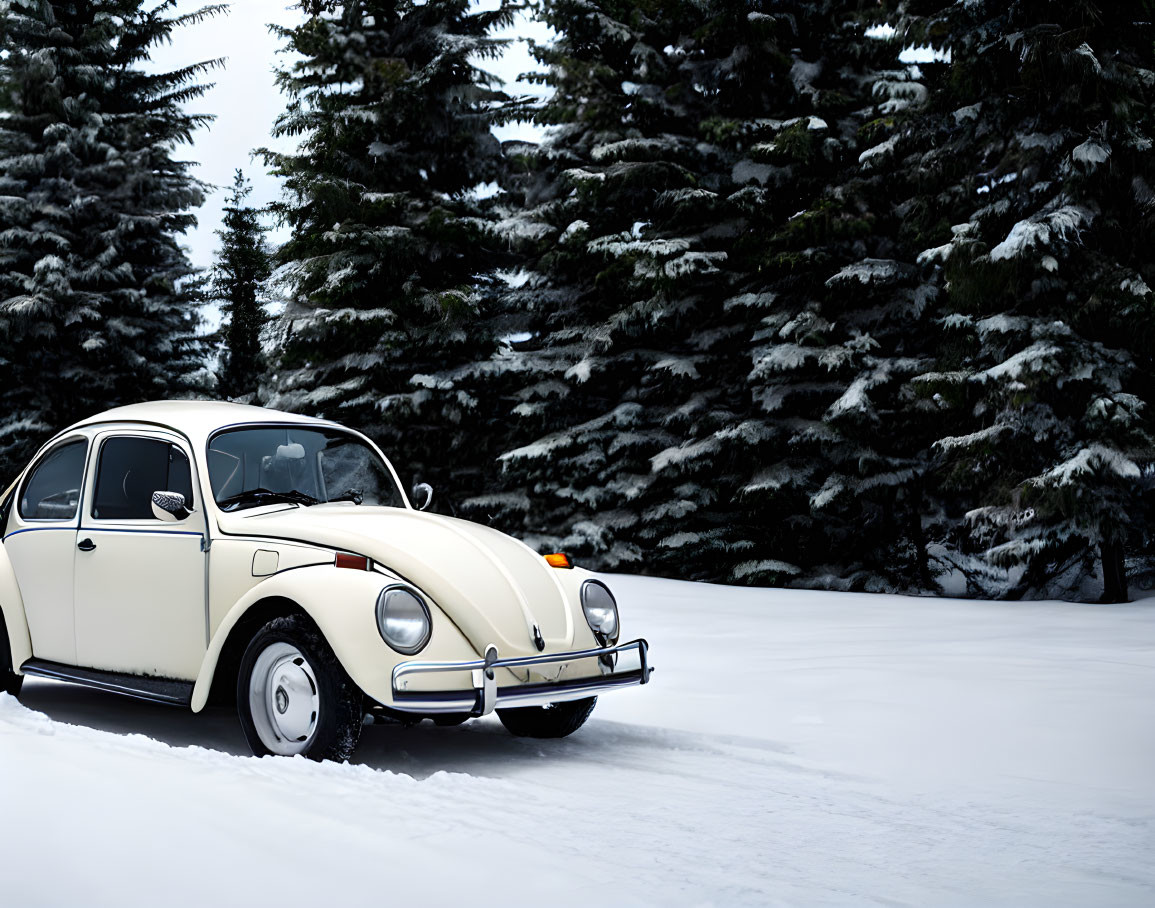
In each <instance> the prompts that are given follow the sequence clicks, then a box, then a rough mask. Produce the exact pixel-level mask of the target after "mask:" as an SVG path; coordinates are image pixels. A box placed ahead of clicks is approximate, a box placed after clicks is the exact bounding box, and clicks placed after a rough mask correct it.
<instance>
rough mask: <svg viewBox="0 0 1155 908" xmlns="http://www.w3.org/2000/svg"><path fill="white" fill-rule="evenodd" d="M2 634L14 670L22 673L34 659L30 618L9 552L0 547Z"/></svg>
mask: <svg viewBox="0 0 1155 908" xmlns="http://www.w3.org/2000/svg"><path fill="white" fill-rule="evenodd" d="M0 633H3V634H4V637H5V639H6V640H7V643H8V655H9V658H11V660H12V670H13V671H14V672H16V673H17V674H19V673H20V666H21V665H23V664H24V663H25V662H26V661H27V660H28V659H31V658H32V638H31V636H30V635H29V633H28V617H27V615H25V613H24V597H23V596H22V595H21V594H20V585H19V584H18V583H17V582H16V572H15V571H14V570H13V569H12V562H11V560H10V559H9V558H8V552H7V551H6V550H5V549H4V546H3V545H0Z"/></svg>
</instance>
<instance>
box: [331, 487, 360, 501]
mask: <svg viewBox="0 0 1155 908" xmlns="http://www.w3.org/2000/svg"><path fill="white" fill-rule="evenodd" d="M364 500H365V495H364V494H363V493H362V491H361V490H360V489H346V490H345V491H344V492H342V493H341V494H340V495H334V496H333V497H332V498H330V499H329V501H351V502H353V504H360V503H361V502H362V501H364Z"/></svg>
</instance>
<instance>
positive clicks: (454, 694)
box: [393, 639, 653, 716]
mask: <svg viewBox="0 0 1155 908" xmlns="http://www.w3.org/2000/svg"><path fill="white" fill-rule="evenodd" d="M649 650H650V646H649V644H648V643H646V641H645V640H641V639H639V640H634V641H632V642H630V643H622V644H620V645H618V646H607V647H605V648H603V649H586V650H578V651H576V652H570V653H555V654H553V655H546V656H522V657H518V658H513V659H501V658H498V655H497V647H496V646H493V645H492V644H491V645H490V646H489V647H488V648H487V649H486V651H485V658H484V659H477V660H475V661H471V662H402V663H401V664H400V665H398V666H397V667H396V668H394V669H393V707H394V709H398V710H401V711H403V712H410V713H458V714H461V713H468V714H470V715H474V716H484V715H487V714H489V713H491V712H493V710H494V709H504V708H506V707H512V706H544V705H545V704H547V703H560V702H562V701H564V700H580V699H582V698H583V697H593V696H596V695H597V694H600V693H602V692H603V691H607V690H613V689H614V688H618V687H631V686H633V685H635V684H646V683H647V682H648V681H649V680H650V673H651V672H652V671H653V668H652V667H651V666H650V664H649ZM623 653H636V655H637V658H638V667H637V668H633V669H628V670H624V671H618V670H617V663H618V657H620V656H621V654H623ZM579 659H597V660H598V662H597V665H598V667H599V669H600V670H601V671H602V674H601V675H597V676H594V677H590V678H574V679H572V680H568V681H546V682H541V683H532V684H530V683H526V684H517V685H512V686H510V687H504V688H499V687H498V686H497V678H496V676H495V674H494V670H495V669H499V668H511V669H512V668H524V669H528V668H532V667H533V666H535V665H556V664H558V663H570V662H577V661H578V660H579ZM607 669H608V670H607ZM431 672H471V673H472V676H473V688H472V690H450V691H415V690H408V679H409V678H411V677H413V676H416V675H424V674H429V673H431Z"/></svg>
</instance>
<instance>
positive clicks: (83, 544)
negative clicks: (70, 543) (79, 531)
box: [76, 539, 96, 552]
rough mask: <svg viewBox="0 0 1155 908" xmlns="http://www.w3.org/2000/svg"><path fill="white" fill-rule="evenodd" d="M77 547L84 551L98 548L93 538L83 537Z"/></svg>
mask: <svg viewBox="0 0 1155 908" xmlns="http://www.w3.org/2000/svg"><path fill="white" fill-rule="evenodd" d="M76 547H77V548H78V549H80V551H82V552H91V551H92V550H93V549H94V548H96V543H95V542H93V541H92V540H91V539H81V540H80V542H78V543H76Z"/></svg>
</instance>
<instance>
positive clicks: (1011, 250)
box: [990, 205, 1095, 262]
mask: <svg viewBox="0 0 1155 908" xmlns="http://www.w3.org/2000/svg"><path fill="white" fill-rule="evenodd" d="M1094 217H1095V215H1094V214H1093V213H1092V212H1091V211H1090V210H1089V209H1087V208H1084V207H1082V206H1081V205H1064V206H1063V207H1062V208H1060V209H1058V210H1057V211H1052V212H1048V213H1040V214H1035V215H1032V216H1031V217H1029V218H1027V219H1026V220H1025V221H1019V222H1018V223H1017V224H1015V226H1014V227H1012V228H1011V232H1010V233H1009V234H1008V235H1007V238H1006V239H1005V240H1003V241H1002V242H1001V243H999V244H998V245H997V246H995V248H994V249H992V250H991V254H990V258H991V261H992V262H1001V261H1006V260H1008V259H1013V258H1019V257H1021V256H1022V255H1023V254H1024V253H1025V252H1027V251H1028V250H1031V249H1034V248H1035V247H1036V246H1048V245H1050V244H1051V241H1052V240H1053V239H1055V240H1064V241H1065V240H1068V239H1072V238H1073V239H1078V236H1079V230H1080V228H1082V227H1084V226H1086V225H1088V224H1090V223H1091V221H1092V220H1093V219H1094Z"/></svg>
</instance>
